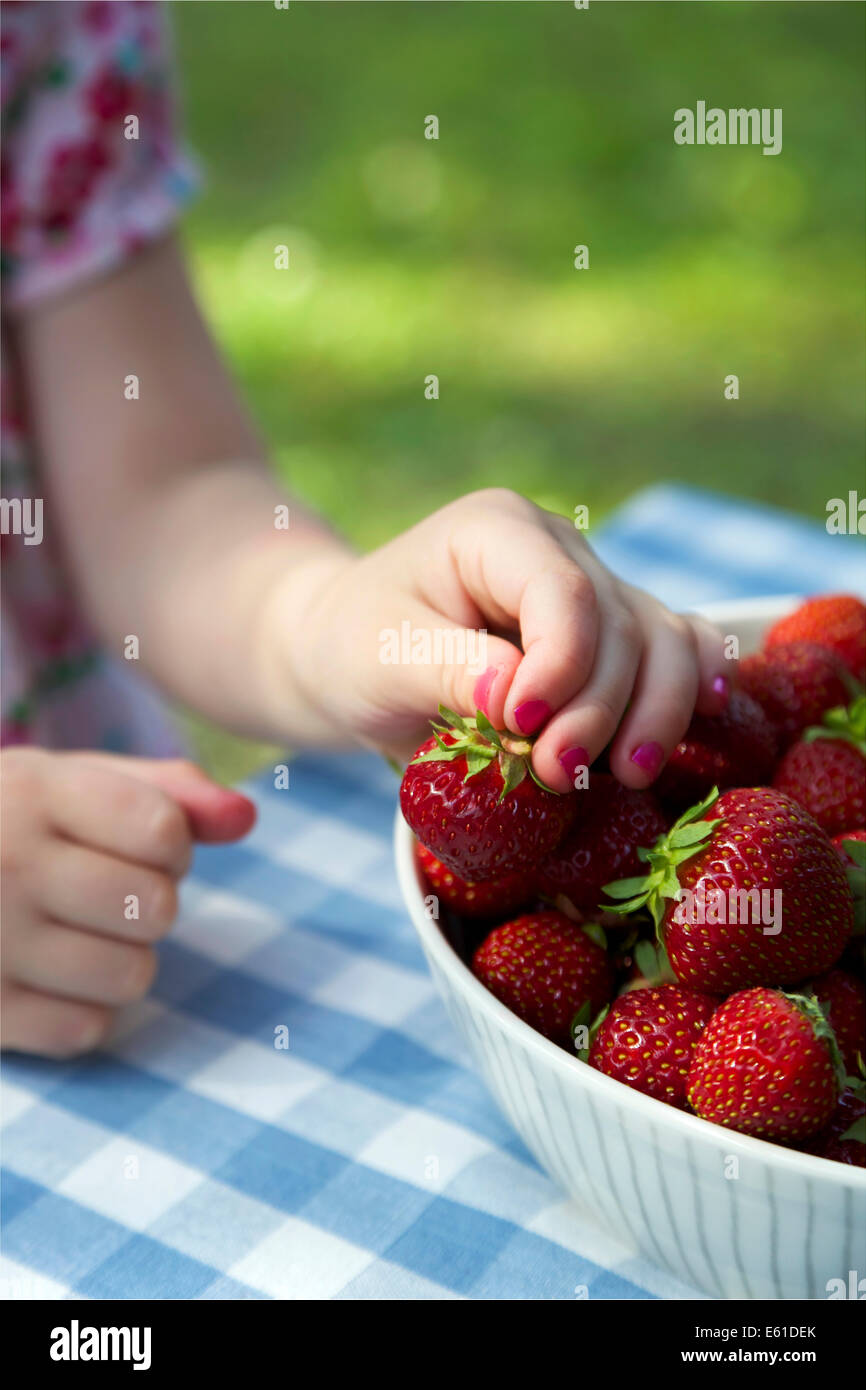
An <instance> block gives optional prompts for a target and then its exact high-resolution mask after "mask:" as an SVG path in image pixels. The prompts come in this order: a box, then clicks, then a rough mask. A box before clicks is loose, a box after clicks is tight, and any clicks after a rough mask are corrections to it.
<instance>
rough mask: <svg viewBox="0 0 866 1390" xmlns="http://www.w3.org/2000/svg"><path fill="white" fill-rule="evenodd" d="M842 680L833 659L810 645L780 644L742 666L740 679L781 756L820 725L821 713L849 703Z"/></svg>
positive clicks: (746, 659) (840, 669)
mask: <svg viewBox="0 0 866 1390" xmlns="http://www.w3.org/2000/svg"><path fill="white" fill-rule="evenodd" d="M846 678H847V673H846V671H845V668H844V666H843V664H842V662H841V661H840V660H839V658H838V657H837V656H836V655H835V653H834V652H831V651H828V650H827V649H826V647H819V646H817V645H816V644H815V643H814V642H783V643H778V644H777V645H776V646H774V647H772V648H771V649H770V650H769V651H764V652H755V653H754V655H753V656H746V657H744V658H743V660H742V661H741V662H740V669H739V675H738V679H739V682H740V686H741V688H742V689H743V690H744V691H745V692H746V693H747V694H748V695H750V696H751V697H752V699H753V700H755V701H757V703H758V704H759V705H760V706H761V709H762V710H763V711H764V713H765V714H766V716H767V718H768V719H769V721H770V723H771V724H772V726H773V728H774V729H775V730H776V733H777V736H778V740H779V748H780V750H782V751H784V749H786V748H787V747H788V746H789V744H791V743H793V741H794V739H795V738H797V737H798V736H799V734H801V733H802V732H803V730H804V729H805V728H807V726H808V725H809V724H818V723H820V720H821V716H822V715H823V713H824V711H825V710H828V709H832V708H833V707H834V706H835V705H845V704H847V703H848V701H849V699H850V698H851V696H850V692H849V688H848V685H847V684H846ZM767 780H769V779H767ZM753 785H754V784H753Z"/></svg>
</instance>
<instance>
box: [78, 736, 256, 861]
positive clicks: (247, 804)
mask: <svg viewBox="0 0 866 1390" xmlns="http://www.w3.org/2000/svg"><path fill="white" fill-rule="evenodd" d="M92 756H93V758H94V759H95V760H98V761H99V762H101V763H102V764H103V765H104V766H114V767H116V768H117V770H118V771H119V772H124V773H126V774H127V775H128V776H131V777H137V778H139V779H140V780H141V781H143V782H148V783H150V784H151V785H153V786H155V787H161V788H162V790H163V791H164V792H167V793H168V795H169V796H170V797H172V798H173V800H175V801H176V802H177V803H178V805H179V806H181V807H182V808H183V810H184V811H185V812H186V815H187V819H188V820H189V826H190V830H191V832H192V834H193V836H194V837H195V839H196V840H199V841H201V842H202V843H204V844H226V843H228V842H229V841H232V840H239V839H240V838H241V837H242V836H243V835H246V834H247V832H248V831H250V830H251V829H252V827H253V825H254V824H255V819H256V808H255V805H254V803H253V802H252V801H250V799H249V797H248V796H244V795H243V793H242V792H238V791H234V790H233V789H232V788H231V787H222V786H220V784H219V783H218V782H214V781H213V779H212V778H211V777H208V775H207V773H206V772H204V771H203V769H202V768H200V767H198V766H197V765H196V764H195V763H193V762H190V761H188V760H187V759H186V758H124V757H121V756H118V755H114V754H110V753H105V754H103V753H97V754H93V755H92Z"/></svg>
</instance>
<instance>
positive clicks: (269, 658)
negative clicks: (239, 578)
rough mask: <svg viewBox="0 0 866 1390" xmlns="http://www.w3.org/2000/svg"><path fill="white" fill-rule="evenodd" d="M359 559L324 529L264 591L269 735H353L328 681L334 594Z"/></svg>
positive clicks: (261, 640) (318, 740) (293, 740)
mask: <svg viewBox="0 0 866 1390" xmlns="http://www.w3.org/2000/svg"><path fill="white" fill-rule="evenodd" d="M356 563H357V557H356V556H355V555H354V554H353V552H352V551H351V550H349V549H348V547H346V546H344V545H343V544H341V543H340V542H338V541H337V540H336V538H334V537H332V536H327V537H326V538H324V539H323V538H322V537H321V536H319V537H317V538H316V539H315V542H314V543H313V544H311V545H309V548H308V553H307V554H305V555H303V556H298V557H296V558H295V561H294V563H293V564H292V565H291V566H290V567H289V568H288V569H285V570H283V571H282V572H281V573H280V574H279V576H278V577H276V579H275V581H274V582H273V584H272V585H271V587H270V590H269V592H268V594H267V595H266V597H265V600H264V603H263V605H262V609H261V614H260V622H259V631H258V640H257V643H256V646H257V650H258V653H259V668H260V685H261V691H262V697H261V698H262V705H263V716H264V720H265V723H266V725H267V728H268V732H269V736H270V737H272V738H275V739H276V740H277V741H279V742H282V743H286V744H290V745H294V744H314V745H315V744H323V743H331V744H334V743H341V742H342V743H344V744H347V743H349V742H351V739H350V738H349V737H348V736H347V735H346V733H345V731H344V730H342V729H341V728H340V727H339V721H338V720H337V719H336V717H335V714H334V712H333V710H331V709H329V702H328V700H327V699H326V698H324V697H323V689H324V687H325V686H328V687H331V688H333V685H334V682H335V680H336V679H337V677H336V676H335V672H334V671H333V670H332V669H331V668H332V667H333V665H334V662H335V656H336V650H337V646H338V644H337V641H336V622H335V617H334V616H333V614H334V610H335V609H336V608H338V607H339V600H338V599H336V598H335V597H334V595H335V593H336V590H337V589H338V588H339V586H340V584H341V583H342V582H344V579H345V576H346V575H347V573H348V572H349V571H351V570H352V569H353V568H354V566H355V564H356ZM329 614H331V615H332V616H330V617H329Z"/></svg>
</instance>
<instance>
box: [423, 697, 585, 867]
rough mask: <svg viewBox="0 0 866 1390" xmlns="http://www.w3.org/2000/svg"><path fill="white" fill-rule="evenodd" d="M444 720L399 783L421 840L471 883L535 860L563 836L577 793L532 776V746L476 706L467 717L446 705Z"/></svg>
mask: <svg viewBox="0 0 866 1390" xmlns="http://www.w3.org/2000/svg"><path fill="white" fill-rule="evenodd" d="M439 713H440V715H441V716H442V718H443V719H446V720H447V721H448V723H447V725H443V724H434V725H433V728H434V730H435V732H434V734H433V737H432V738H430V739H428V740H427V742H426V743H424V744H422V746H421V747H420V748H419V749H418V752H417V753H416V754H415V757H414V758H413V759H412V761H411V762H410V764H409V766H408V767H407V769H406V771H405V773H404V774H403V781H402V783H401V785H400V807H401V809H402V811H403V815H404V817H405V818H406V820H407V821H408V823H409V825H410V826H411V828H412V829H413V830H414V832H415V834H416V835H417V837H418V839H419V840H420V841H421V843H422V845H426V846H427V848H428V849H429V850H431V851H432V852H433V854H435V856H436V858H437V859H439V860H440V861H441V863H443V864H444V865H445V866H446V867H447V868H449V869H451V870H452V871H453V872H454V873H456V874H459V876H460V877H461V878H464V879H468V880H470V881H471V882H473V883H478V882H483V881H486V880H487V879H499V878H502V877H503V875H505V874H510V873H517V872H519V871H521V870H524V869H529V868H532V867H534V866H535V865H536V864H538V862H539V860H541V859H543V858H544V856H545V855H547V854H549V853H550V852H551V850H552V849H554V848H555V846H556V845H558V844H559V841H560V840H561V839H562V837H563V835H564V834H565V832H566V830H567V829H568V827H569V825H570V824H571V822H572V820H573V819H574V814H575V800H576V796H575V794H574V793H571V794H569V795H566V796H559V795H557V793H556V792H552V791H549V790H548V789H547V788H546V787H543V786H542V785H541V783H540V782H538V781H537V780H536V779H535V775H534V773H533V771H532V766H531V763H530V754H531V751H532V744H531V742H530V741H529V740H528V739H523V738H521V739H518V738H515V737H514V736H513V735H511V734H499V733H497V732H496V730H495V729H494V728H493V726H492V725H491V723H490V721H489V720H488V719H487V718H486V717H485V715H484V714H482V713H481V711H480V710H479V712H478V716H477V719H463V718H461V717H460V716H459V715H457V714H452V713H451V711H450V710H446V709H444V708H443V707H442V706H441V705H440V707H439Z"/></svg>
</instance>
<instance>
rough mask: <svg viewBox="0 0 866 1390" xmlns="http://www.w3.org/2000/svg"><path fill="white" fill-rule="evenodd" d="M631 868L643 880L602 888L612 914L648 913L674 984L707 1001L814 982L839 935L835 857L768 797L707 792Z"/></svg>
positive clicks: (849, 909) (843, 926)
mask: <svg viewBox="0 0 866 1390" xmlns="http://www.w3.org/2000/svg"><path fill="white" fill-rule="evenodd" d="M710 808H712V812H711V814H712V816H713V819H712V820H703V819H702V816H703V815H704V813H705V812H707V811H710ZM640 858H641V859H642V860H643V861H644V862H645V863H647V864H648V865H649V869H650V872H649V873H648V874H647V875H646V876H645V877H644V878H633V879H624V880H622V881H620V882H619V883H612V884H608V886H607V888H606V890H605V891H606V892H607V894H608V895H609V896H610V897H612V898H616V899H617V900H619V902H618V906H617V907H616V908H615V909H613V910H614V911H618V912H621V913H631V912H634V911H637V910H638V909H641V908H644V907H646V908H648V909H649V911H650V912H651V913H652V916H653V920H654V922H655V924H656V931H657V933H658V937H659V940H660V942H661V943H662V944H663V945H664V947H665V949H666V951H667V954H668V958H669V960H670V963H671V966H672V967H673V971H674V974H675V975H676V977H677V980H678V981H679V982H680V984H684V985H690V986H692V988H694V989H700V990H705V991H706V992H707V993H708V994H726V993H728V992H729V991H730V990H737V989H744V988H747V987H748V986H750V985H759V984H767V985H771V984H772V985H788V984H795V983H796V982H797V981H799V980H803V979H805V978H806V977H807V976H808V975H814V974H822V973H823V972H824V971H825V970H829V969H830V967H831V966H832V965H835V963H836V961H837V960H838V958H839V956H840V955H841V954H842V951H843V949H844V947H845V943H846V941H847V939H848V937H849V935H850V933H851V927H852V923H853V918H854V907H853V902H852V898H851V891H850V889H849V887H848V884H847V881H846V879H845V871H844V869H843V867H842V864H841V861H840V859H839V856H838V854H837V852H836V851H835V850H834V848H833V846H832V845H831V843H830V841H829V840H828V839H827V837H826V835H825V834H824V832H823V831H822V830H821V829H820V828H819V827H818V826H817V825H816V824H815V822H814V821H813V820H812V818H811V816H809V815H807V813H806V812H805V811H804V810H803V809H802V808H801V807H800V806H798V805H797V804H796V802H794V801H792V800H791V799H790V797H787V796H784V795H783V794H782V793H781V792H778V791H775V790H774V789H773V788H771V787H753V788H750V789H746V788H735V789H733V790H731V791H726V792H723V793H722V795H721V796H719V795H718V793H717V792H716V791H715V789H714V790H713V792H711V794H710V795H709V796H708V797H707V798H706V800H705V801H703V802H701V803H700V804H699V805H698V806H695V807H693V808H692V809H691V810H690V811H687V812H686V813H685V814H684V815H683V816H681V817H680V819H679V820H678V821H677V822H676V823H675V824H674V826H673V827H672V829H671V830H670V831H668V833H667V834H666V835H663V836H661V837H660V839H659V840H658V841H657V842H656V844H655V846H654V848H653V849H652V850H649V851H646V850H642V851H641V853H640Z"/></svg>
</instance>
